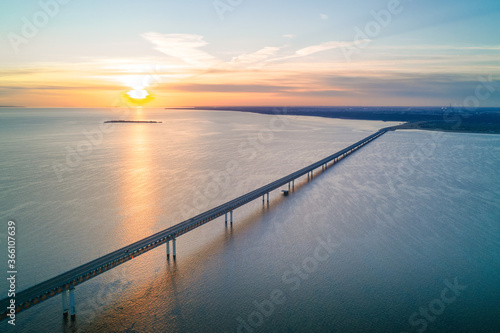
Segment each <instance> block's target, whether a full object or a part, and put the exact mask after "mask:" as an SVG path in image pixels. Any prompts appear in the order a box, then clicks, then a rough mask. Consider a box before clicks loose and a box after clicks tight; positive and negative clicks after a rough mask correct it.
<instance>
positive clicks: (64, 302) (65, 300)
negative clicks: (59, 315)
mask: <svg viewBox="0 0 500 333" xmlns="http://www.w3.org/2000/svg"><path fill="white" fill-rule="evenodd" d="M61 296H62V308H63V317H64V318H68V312H69V302H68V291H67V290H63V292H62V293H61Z"/></svg>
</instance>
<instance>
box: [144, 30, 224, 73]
mask: <svg viewBox="0 0 500 333" xmlns="http://www.w3.org/2000/svg"><path fill="white" fill-rule="evenodd" d="M141 36H142V37H143V38H145V39H146V40H148V41H149V42H151V43H152V44H153V45H154V46H155V50H157V51H159V52H162V53H164V54H166V55H168V56H171V57H174V58H178V59H181V60H182V61H184V62H185V63H187V64H190V65H193V66H196V67H210V66H213V65H215V64H216V63H218V62H219V61H218V60H217V59H216V58H215V57H214V56H212V55H210V54H209V53H207V52H205V51H203V50H200V48H201V47H203V46H206V45H208V43H207V42H206V41H204V40H203V36H200V35H191V34H161V33H157V32H147V33H144V34H142V35H141Z"/></svg>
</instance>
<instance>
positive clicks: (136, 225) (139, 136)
mask: <svg viewBox="0 0 500 333" xmlns="http://www.w3.org/2000/svg"><path fill="white" fill-rule="evenodd" d="M150 130H151V126H148V125H145V124H132V126H122V127H120V132H121V133H122V135H123V142H124V143H125V145H124V146H123V147H124V148H123V150H122V151H121V153H122V155H123V163H122V166H123V167H121V168H118V169H117V172H118V173H119V177H118V179H120V185H121V186H120V187H121V188H120V197H119V200H120V207H121V209H122V210H123V212H124V214H123V215H124V219H123V220H122V222H121V223H120V225H118V226H117V229H119V230H121V232H123V234H122V235H123V236H122V237H123V239H124V244H128V243H131V242H134V241H137V240H139V239H142V238H144V237H146V236H148V235H151V234H152V233H153V232H154V225H155V223H156V220H155V219H156V217H157V216H159V215H161V211H160V202H159V200H158V198H161V195H160V194H159V188H158V187H157V181H156V180H155V174H156V171H155V169H156V168H155V153H154V149H153V147H152V146H151V143H150ZM117 132H118V131H117Z"/></svg>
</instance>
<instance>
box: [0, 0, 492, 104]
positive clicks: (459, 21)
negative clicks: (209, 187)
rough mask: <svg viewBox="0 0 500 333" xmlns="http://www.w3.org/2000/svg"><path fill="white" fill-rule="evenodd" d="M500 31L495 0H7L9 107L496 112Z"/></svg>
mask: <svg viewBox="0 0 500 333" xmlns="http://www.w3.org/2000/svg"><path fill="white" fill-rule="evenodd" d="M498 31H500V1H498V0H482V1H481V0H480V1H470V0H453V1H452V0H441V1H430V0H367V1H361V0H307V1H306V0H302V1H299V0H286V1H284V0H272V1H269V0H190V1H171V0H161V1H158V0H143V1H140V2H139V1H126V0H120V1H117V0H108V1H97V0H86V1H83V0H40V1H33V0H23V1H17V2H14V1H2V2H0V105H4V106H5V105H9V106H11V105H15V106H28V107H112V106H123V105H124V104H127V103H135V104H141V105H145V106H150V107H191V106H231V105H233V106H235V105H240V106H243V105H244V106H269V105H272V106H299V105H307V106H347V105H349V106H358V105H359V106H371V105H373V106H445V105H449V104H454V105H464V104H465V105H467V104H470V103H472V104H474V106H481V107H500V93H499V92H500V38H499V35H498ZM471 101H472V102H471Z"/></svg>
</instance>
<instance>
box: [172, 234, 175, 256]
mask: <svg viewBox="0 0 500 333" xmlns="http://www.w3.org/2000/svg"><path fill="white" fill-rule="evenodd" d="M172 255H173V258H174V260H175V238H173V239H172Z"/></svg>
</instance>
